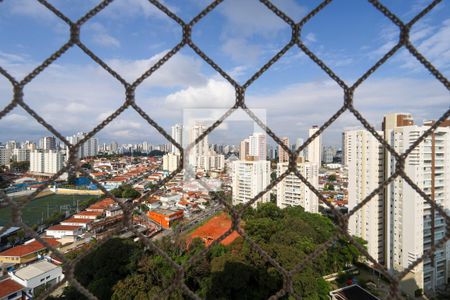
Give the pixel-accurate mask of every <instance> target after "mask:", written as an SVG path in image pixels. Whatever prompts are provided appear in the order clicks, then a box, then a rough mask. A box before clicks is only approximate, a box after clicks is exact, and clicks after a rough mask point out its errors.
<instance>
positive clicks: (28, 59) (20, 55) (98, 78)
mask: <svg viewBox="0 0 450 300" xmlns="http://www.w3.org/2000/svg"><path fill="white" fill-rule="evenodd" d="M54 2H55V5H56V6H57V8H59V9H61V10H63V11H70V12H71V15H70V17H72V18H76V17H78V16H80V15H81V14H82V12H85V11H86V10H87V9H88V8H89V7H91V6H92V5H93V3H94V1H85V2H83V3H82V4H80V6H79V7H76V8H73V7H71V9H70V10H68V5H67V4H65V3H63V2H61V1H54ZM350 2H351V3H350ZM275 3H276V4H277V5H280V8H281V9H285V10H286V12H287V13H288V14H290V15H291V16H292V17H293V18H296V19H298V18H300V17H302V16H304V15H305V13H306V12H308V11H309V10H310V9H311V8H312V7H309V6H308V7H306V6H304V4H303V3H301V4H299V2H296V1H291V0H290V1H275ZM204 5H205V3H204V2H203V1H194V0H192V1H186V2H184V1H183V3H176V4H175V3H170V5H169V8H171V9H173V10H174V11H176V12H177V13H181V14H182V16H183V17H184V18H186V19H189V18H190V17H192V16H193V15H195V14H196V13H197V12H199V11H200V10H201V8H202V7H204ZM424 5H425V3H424V2H423V1H399V2H398V3H395V5H394V4H393V6H394V9H395V10H396V12H397V13H398V14H399V16H400V17H402V18H403V19H404V20H408V19H410V18H411V17H412V16H413V15H414V14H415V13H417V12H418V11H420V9H422V8H423V7H424ZM444 5H445V4H443V3H442V4H441V5H439V6H438V7H436V9H434V10H433V11H432V12H431V13H430V14H428V15H426V16H425V17H424V18H423V19H422V20H420V21H419V23H418V24H417V25H416V26H414V27H413V29H412V32H411V39H412V41H413V42H414V44H415V45H416V46H417V48H418V49H419V50H420V51H421V52H422V53H424V55H425V56H426V57H427V59H429V60H430V61H431V62H432V63H433V64H434V65H435V66H436V67H438V68H439V69H440V71H441V72H443V73H444V74H445V73H447V72H448V71H449V68H450V65H449V64H448V53H449V49H450V42H448V41H450V19H449V18H448V16H447V15H446V14H445V9H443V8H444V7H445V6H444ZM235 6H238V7H239V11H240V13H239V14H236V13H233V11H232V9H231V7H235ZM18 7H22V9H18ZM350 7H355V8H354V9H360V11H361V13H360V14H357V15H354V14H348V13H347V11H351V9H350ZM2 8H4V9H2V10H1V11H0V19H2V20H4V24H3V25H5V26H2V27H1V29H0V33H3V30H5V31H6V30H11V31H12V32H14V33H15V34H14V35H9V34H0V42H2V45H3V46H2V49H1V50H0V65H1V66H2V67H4V68H5V69H6V70H7V71H8V72H10V73H11V74H12V75H13V76H15V77H16V78H18V79H20V78H21V77H22V76H23V75H24V74H26V73H27V72H29V71H31V70H32V69H33V68H34V67H35V66H37V65H38V64H39V63H40V62H41V61H42V60H43V59H44V58H46V57H47V56H48V54H50V53H51V52H53V51H55V50H56V49H57V46H58V45H60V44H62V41H65V40H66V38H67V32H68V30H67V28H66V27H65V25H64V24H63V23H61V22H60V21H58V20H57V18H56V17H54V16H52V14H51V13H50V12H49V11H48V10H46V9H45V8H43V7H42V6H41V5H40V4H39V3H37V2H34V1H6V2H5V3H2ZM72 9H73V10H72ZM352 9H353V8H352ZM119 12H120V13H123V14H126V15H127V16H130V17H135V18H136V21H126V22H125V20H123V19H122V21H124V22H125V24H123V25H121V26H122V27H119V26H118V24H116V23H119V22H117V18H118V16H119ZM248 12H252V13H253V14H256V15H258V18H255V20H248V19H247V18H246V16H247V15H248ZM211 14H213V15H214V16H215V18H208V17H207V18H205V19H204V20H202V21H201V22H200V23H199V24H197V25H196V26H195V27H194V33H193V38H194V40H195V41H196V42H197V43H198V45H199V46H200V48H202V49H203V50H204V51H205V52H206V53H207V54H213V55H212V58H214V59H215V60H216V61H217V62H218V63H219V65H220V66H221V67H222V68H223V69H224V70H225V71H227V72H229V73H230V74H231V75H232V76H233V77H234V78H236V79H237V80H238V81H239V82H241V83H242V82H244V81H245V80H246V79H247V78H249V77H251V75H252V74H253V73H254V72H256V71H257V70H258V69H259V67H261V66H262V65H263V64H264V63H265V62H266V61H267V60H268V59H270V58H271V57H272V56H273V55H274V54H275V53H276V52H277V51H278V50H280V49H281V48H282V47H283V45H284V44H285V42H287V41H288V37H289V34H290V29H289V28H288V27H287V26H286V25H285V24H283V22H282V21H281V20H279V19H278V18H277V17H276V16H274V15H273V14H272V13H270V12H268V11H267V10H266V9H265V8H264V6H263V5H262V4H261V3H258V2H257V1H242V2H241V1H225V2H224V3H223V4H220V5H219V6H218V7H217V9H216V10H214V11H213V12H212V13H211ZM338 16H341V17H338ZM317 18H320V19H321V22H315V21H313V22H310V24H307V26H306V27H305V29H304V30H303V39H304V40H305V43H306V45H307V46H308V47H310V48H311V49H312V50H313V51H315V52H316V53H318V55H319V57H320V58H321V59H323V60H324V62H325V63H327V64H328V65H329V66H330V67H331V68H332V69H334V70H336V72H337V74H338V75H340V76H342V77H343V79H344V80H346V82H348V83H349V84H350V83H352V82H354V81H355V80H356V79H357V78H358V77H359V76H361V75H362V70H365V69H367V67H369V66H370V65H371V64H373V63H375V62H376V60H377V59H379V58H380V57H381V55H382V54H383V52H385V51H387V50H388V49H389V48H390V47H392V46H393V45H394V43H395V42H396V38H397V33H398V30H396V29H395V28H394V27H393V25H391V24H390V22H389V21H388V20H387V19H386V18H385V17H384V16H382V15H381V14H380V13H379V12H377V11H375V10H373V9H372V8H371V7H370V4H369V3H362V2H361V1H348V3H347V1H341V2H337V1H336V3H332V4H330V5H329V7H327V8H326V9H325V10H324V11H323V12H321V13H320V14H319V15H318V16H317ZM338 20H339V22H338V23H339V24H340V26H342V28H337V29H340V30H341V31H342V32H341V35H339V36H345V39H346V40H345V43H344V42H342V43H340V42H339V40H338V39H337V38H335V37H334V34H333V30H335V29H330V28H329V26H318V24H321V23H322V22H325V23H326V24H328V22H330V24H332V23H333V22H335V21H338ZM19 22H20V24H21V27H24V28H27V29H29V30H26V31H20V32H17V29H16V27H17V26H15V24H18V23H19ZM220 22H223V23H224V27H223V28H217V24H218V23H220ZM356 23H357V24H360V26H354V24H356ZM333 24H334V23H333ZM138 25H140V26H138ZM259 26H262V27H261V28H260V27H259ZM141 27H143V28H141ZM242 27H246V28H248V29H247V30H244V31H242V30H239V29H240V28H242ZM333 27H335V26H333ZM145 28H157V29H158V30H160V33H161V36H163V38H161V36H159V35H157V34H153V35H151V36H150V37H148V36H147V38H146V39H142V38H140V37H142V35H144V34H145V33H146V32H147V31H145V30H144V29H145ZM337 29H336V30H337ZM127 31H132V32H134V33H135V34H134V35H126V34H124V32H127ZM362 31H366V32H368V33H366V34H356V33H360V32H362ZM44 33H45V34H44ZM218 33H219V34H218ZM344 33H348V34H344ZM179 34H180V32H178V29H177V25H176V24H175V23H174V22H172V21H171V20H170V19H168V18H166V17H165V16H163V15H162V14H161V13H160V12H158V10H157V9H156V8H154V7H153V6H152V5H151V4H150V3H148V2H147V1H141V0H127V1H115V2H114V3H112V4H111V5H110V6H108V7H107V8H106V9H105V11H104V12H102V13H100V14H99V15H98V16H96V18H95V20H92V21H89V22H88V23H87V24H86V26H85V27H84V28H83V30H82V34H81V36H82V40H83V42H85V43H86V44H87V45H88V46H89V47H90V48H92V49H93V50H94V51H95V52H96V53H99V55H100V56H101V58H102V59H104V60H105V61H106V62H107V63H108V64H110V65H111V67H112V68H113V69H115V70H116V71H118V72H119V73H120V74H123V76H124V77H125V78H126V79H127V80H130V81H131V80H133V79H134V78H137V77H138V76H139V75H140V74H141V73H143V72H144V71H145V70H146V69H148V68H149V67H150V66H151V65H153V64H154V63H155V62H156V61H157V60H158V59H159V58H161V57H162V56H163V54H164V53H166V52H167V51H168V50H169V49H171V47H173V46H174V45H175V44H176V42H177V38H176V37H177V36H179ZM336 36H337V35H336ZM24 38H25V41H24ZM36 38H40V39H42V41H43V43H40V47H37V48H36V47H32V45H33V42H34V41H36V40H35V39H36ZM211 39H212V40H214V39H219V41H218V43H210V44H208V43H206V42H205V41H208V40H211ZM19 41H21V42H19ZM275 41H279V42H275ZM30 43H31V44H30ZM129 43H133V45H138V46H137V47H136V46H135V47H133V48H132V49H130V47H128V44H129ZM344 44H345V45H346V46H344ZM431 45H433V47H431ZM239 48H243V49H244V50H246V51H242V50H238V49H239ZM250 50H252V51H250ZM299 68H300V69H301V70H302V72H297V71H296V70H297V69H299ZM11 91H12V88H11V86H10V84H9V83H8V82H7V81H6V79H5V78H4V77H0V106H1V107H4V106H5V105H6V104H7V103H8V102H9V101H10V99H11V97H12V95H11ZM124 97H125V96H124V91H123V90H122V88H121V87H120V84H119V83H118V82H117V81H115V80H114V79H113V78H112V77H111V76H109V75H108V74H106V72H105V71H104V70H103V69H102V68H101V67H99V66H98V65H96V64H95V63H93V62H91V61H90V59H89V58H88V57H87V56H86V55H85V54H84V53H82V52H81V50H79V49H77V48H73V49H70V50H69V51H68V52H67V53H65V54H64V55H63V56H62V57H61V58H59V59H58V60H56V61H55V62H54V63H53V64H52V65H51V66H50V67H49V68H48V69H47V70H45V71H44V72H43V73H42V74H40V75H39V76H37V77H36V79H34V80H33V82H32V83H30V84H29V85H27V86H26V87H25V91H24V99H25V102H26V103H27V104H29V105H30V107H31V108H32V109H34V110H36V112H38V113H39V114H40V115H42V116H43V117H44V119H45V120H47V121H48V122H49V124H50V125H52V126H54V127H55V128H56V129H57V130H59V131H60V132H61V133H62V134H64V135H65V136H69V135H73V134H75V133H76V132H79V131H84V132H89V131H90V130H92V129H93V128H94V127H95V125H97V124H98V123H99V122H100V121H102V120H104V119H105V118H106V117H107V116H109V115H110V114H111V113H112V112H113V111H114V110H115V109H117V108H118V107H119V106H120V105H121V103H122V102H123V100H124ZM234 97H235V93H234V90H233V89H232V87H231V85H230V84H229V83H227V82H226V81H225V80H224V79H223V78H221V77H220V76H219V75H217V73H216V72H215V71H213V70H212V69H211V68H210V67H209V66H207V64H206V63H205V62H204V61H202V60H201V59H200V58H198V57H197V56H196V55H195V54H194V53H193V52H192V51H190V50H188V49H182V50H181V51H180V52H179V53H178V54H176V55H175V56H174V57H172V59H171V60H169V62H168V63H167V64H166V65H164V66H163V67H162V68H161V69H159V70H158V71H157V72H155V74H154V76H152V77H151V78H149V79H148V80H146V81H144V83H143V84H142V86H140V87H139V88H138V89H137V91H136V101H137V103H138V104H139V105H140V106H141V107H142V108H143V109H144V111H145V112H146V113H148V114H149V116H150V117H152V118H154V119H155V120H156V121H157V122H158V123H159V124H161V126H162V127H163V128H164V129H165V130H166V132H167V133H169V134H170V126H172V125H173V124H175V123H182V121H183V120H182V114H183V109H187V108H215V107H216V108H217V107H218V108H227V107H230V106H231V105H232V104H233V103H234ZM246 98H247V104H248V106H249V107H250V108H262V109H266V110H267V124H268V126H269V127H270V128H272V129H273V130H274V131H275V133H276V134H277V135H279V136H287V137H289V138H290V139H291V140H292V141H295V140H296V138H299V137H306V136H307V135H308V134H307V130H308V128H309V127H311V126H313V125H319V126H320V125H321V124H322V123H323V122H325V121H326V120H327V119H328V118H329V117H331V115H332V114H333V113H334V112H335V111H336V110H337V109H338V108H339V107H340V106H341V105H342V104H343V92H342V90H341V89H340V88H339V87H338V86H337V84H336V83H335V82H333V81H332V80H331V79H329V77H328V76H327V75H326V74H325V73H324V72H323V71H321V70H320V69H319V68H317V66H315V65H314V64H313V63H312V62H310V60H309V59H307V58H306V57H305V55H302V54H301V53H300V52H299V50H298V49H291V50H290V51H288V53H287V54H286V56H285V57H283V58H281V59H280V61H279V62H278V63H277V64H276V65H275V66H273V67H272V68H270V69H269V70H268V71H267V74H265V75H263V76H262V77H261V78H259V79H258V80H256V81H255V83H254V84H253V85H252V86H251V87H250V88H249V89H248V90H247V92H246ZM42 99H46V101H45V103H44V104H43V102H42ZM354 105H355V107H356V108H357V109H359V110H360V111H361V113H362V114H363V116H364V117H366V118H367V119H368V120H369V122H370V123H371V124H372V125H373V126H374V127H375V128H376V129H378V130H379V129H381V127H380V125H381V124H380V122H379V120H380V119H381V117H382V115H384V114H386V113H389V112H394V111H403V112H409V113H412V114H413V115H415V116H416V120H425V119H437V118H439V117H440V115H441V114H442V112H443V111H445V110H446V109H447V108H448V101H447V90H446V89H445V88H444V87H443V86H442V85H440V83H438V82H436V81H435V80H434V78H432V76H431V75H429V73H428V71H427V70H426V69H425V68H424V67H423V66H421V65H420V63H419V62H417V60H416V59H415V58H414V57H412V56H411V55H410V54H408V53H406V51H404V50H401V51H400V52H399V53H398V54H396V55H394V57H393V58H392V59H390V60H388V62H387V63H386V64H385V65H384V66H383V67H381V68H380V69H379V70H377V72H375V73H374V74H373V75H372V76H371V77H370V78H369V79H368V80H367V81H366V82H364V83H363V84H362V85H361V86H360V87H358V90H357V91H356V94H355V97H354ZM394 107H395V109H394ZM358 125H360V124H359V123H358V121H357V120H356V119H355V118H354V117H353V116H351V115H350V114H349V113H346V114H344V115H343V116H341V117H340V118H339V119H338V120H337V121H336V123H335V124H333V125H332V126H331V127H330V128H328V130H327V131H325V133H324V136H323V139H324V141H327V140H329V141H330V144H332V145H333V144H334V145H335V144H337V143H338V140H339V139H340V136H339V133H340V132H341V131H342V130H343V128H345V127H351V126H358ZM0 126H1V128H4V129H5V130H2V135H1V136H0V138H1V139H6V140H9V139H12V138H13V137H15V136H22V137H23V139H31V138H36V137H37V136H44V135H48V134H46V133H44V132H45V129H44V128H43V127H42V126H41V125H38V123H37V122H36V121H34V120H33V119H32V118H31V117H29V116H28V115H27V114H26V113H25V112H24V111H23V109H21V108H19V107H17V108H15V109H14V110H13V111H11V112H10V113H9V114H8V115H7V116H5V117H4V118H2V119H1V120H0ZM148 128H150V125H149V124H148V123H146V121H144V120H143V119H142V118H141V117H140V116H139V115H138V114H137V113H136V112H134V111H131V110H130V109H128V110H127V111H125V112H124V113H122V114H121V115H120V116H119V117H118V118H117V120H114V121H113V122H111V123H110V124H109V125H108V126H106V127H105V128H104V129H102V130H101V131H100V132H99V133H98V137H99V138H100V139H105V140H118V139H119V138H122V139H127V140H126V141H124V142H128V141H129V142H137V141H140V140H146V139H147V138H146V137H147V136H149V135H153V132H154V139H155V143H161V142H162V141H163V139H162V137H161V136H160V134H159V133H156V131H154V130H153V129H148ZM216 131H218V129H217V130H216ZM149 132H151V133H149ZM218 134H219V136H221V138H233V135H234V134H235V132H228V133H227V134H222V135H220V133H218ZM211 139H213V136H211ZM234 139H239V137H234ZM224 142H225V143H230V141H228V140H225V141H224Z"/></svg>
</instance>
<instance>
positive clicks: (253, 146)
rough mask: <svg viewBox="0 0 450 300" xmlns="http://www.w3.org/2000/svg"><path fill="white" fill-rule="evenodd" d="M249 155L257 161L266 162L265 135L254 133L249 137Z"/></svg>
mask: <svg viewBox="0 0 450 300" xmlns="http://www.w3.org/2000/svg"><path fill="white" fill-rule="evenodd" d="M249 140H250V146H249V155H250V156H253V157H255V158H256V159H258V160H267V142H266V134H265V133H259V132H258V133H254V134H253V135H251V136H250V137H249Z"/></svg>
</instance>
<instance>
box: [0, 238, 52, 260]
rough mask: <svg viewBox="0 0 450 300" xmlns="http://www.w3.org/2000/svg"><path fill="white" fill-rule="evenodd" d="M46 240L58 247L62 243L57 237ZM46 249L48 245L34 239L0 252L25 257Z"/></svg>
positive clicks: (0, 254) (1, 254) (2, 254)
mask: <svg viewBox="0 0 450 300" xmlns="http://www.w3.org/2000/svg"><path fill="white" fill-rule="evenodd" d="M45 241H46V242H47V243H49V244H50V246H53V247H56V246H59V245H60V243H59V242H58V241H57V240H56V239H52V238H45ZM44 249H46V247H45V246H44V245H43V244H41V243H40V242H38V241H32V242H31V243H28V244H24V245H20V246H16V247H13V248H10V249H8V250H5V251H3V252H1V253H0V256H16V257H23V256H26V255H29V254H31V253H35V252H38V251H41V250H44Z"/></svg>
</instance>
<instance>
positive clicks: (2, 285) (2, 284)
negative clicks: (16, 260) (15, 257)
mask: <svg viewBox="0 0 450 300" xmlns="http://www.w3.org/2000/svg"><path fill="white" fill-rule="evenodd" d="M23 288H24V287H23V286H21V285H20V284H18V283H17V282H15V281H14V280H11V279H9V278H8V279H6V280H3V281H0V298H3V297H7V296H8V295H11V294H13V293H16V292H18V291H20V290H22V289H23Z"/></svg>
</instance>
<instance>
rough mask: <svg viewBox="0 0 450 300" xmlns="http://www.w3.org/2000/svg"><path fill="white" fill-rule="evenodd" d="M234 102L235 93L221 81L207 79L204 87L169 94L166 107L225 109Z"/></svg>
mask: <svg viewBox="0 0 450 300" xmlns="http://www.w3.org/2000/svg"><path fill="white" fill-rule="evenodd" d="M234 102H235V91H234V89H233V87H231V85H230V84H229V83H228V82H226V81H223V80H216V79H209V80H208V82H207V84H206V85H203V86H199V87H193V86H190V87H188V88H186V89H183V90H181V91H178V92H176V93H173V94H170V95H168V96H167V98H166V105H167V106H169V107H177V108H214V107H217V108H227V107H231V106H233V104H234Z"/></svg>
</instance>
